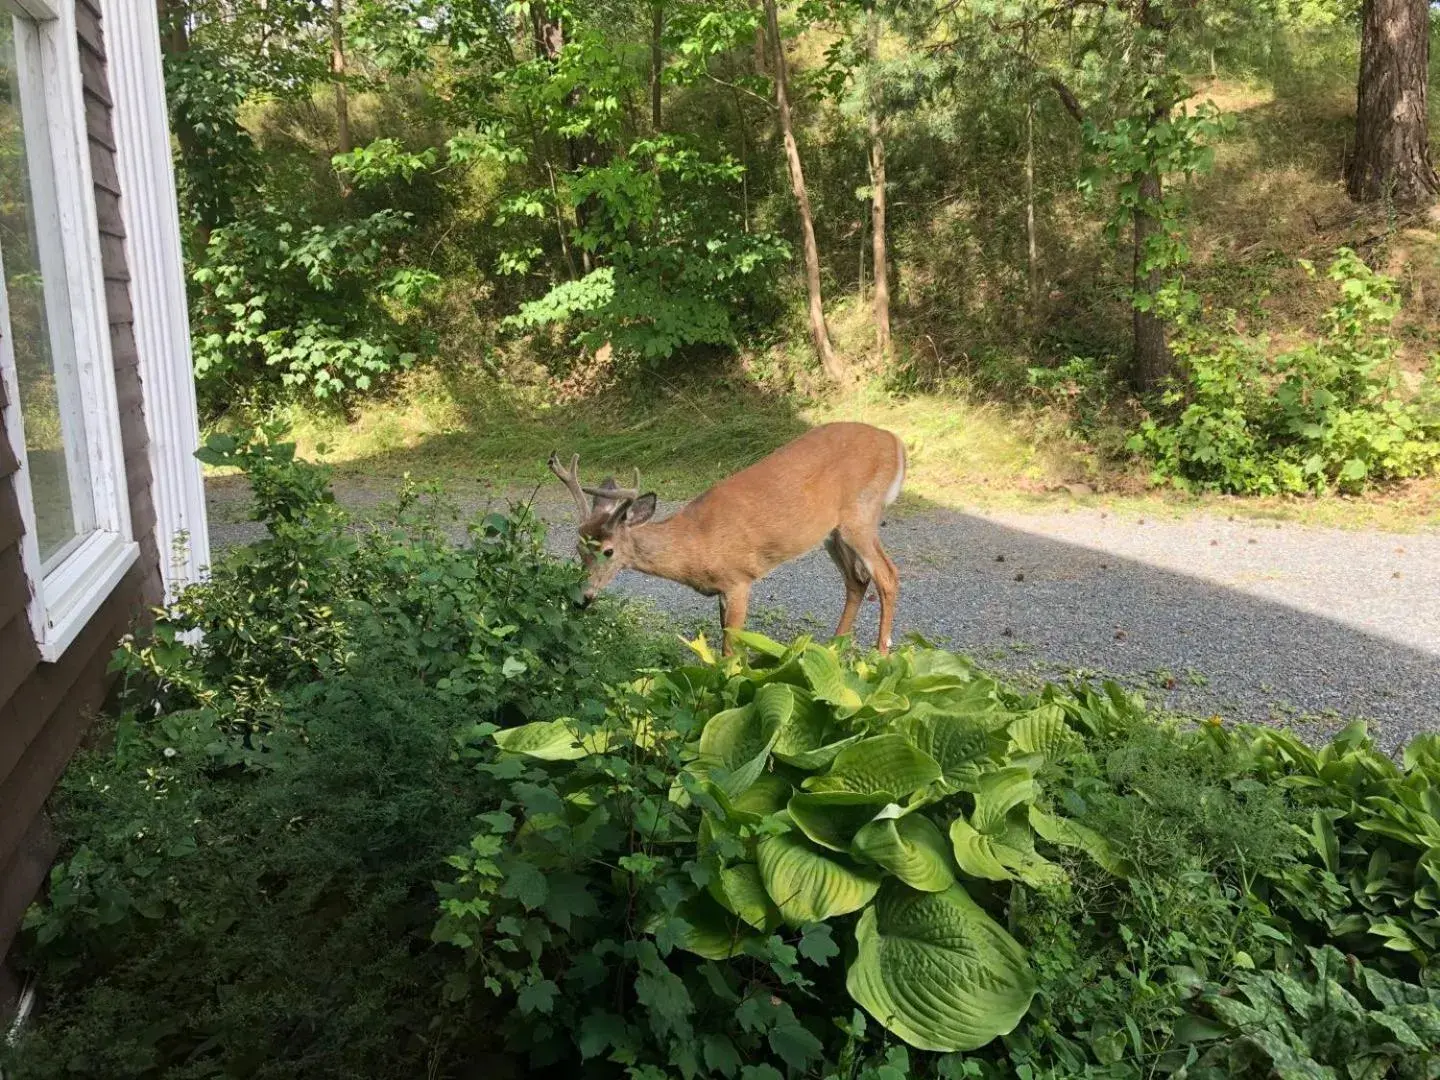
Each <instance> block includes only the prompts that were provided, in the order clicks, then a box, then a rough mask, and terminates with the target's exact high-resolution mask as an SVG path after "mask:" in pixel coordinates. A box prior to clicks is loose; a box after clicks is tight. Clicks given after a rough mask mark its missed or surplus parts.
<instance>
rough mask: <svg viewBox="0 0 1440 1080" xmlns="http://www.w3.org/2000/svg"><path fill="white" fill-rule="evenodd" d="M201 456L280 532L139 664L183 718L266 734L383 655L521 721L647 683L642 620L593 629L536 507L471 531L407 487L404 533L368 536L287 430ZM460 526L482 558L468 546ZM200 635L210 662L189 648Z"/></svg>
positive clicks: (233, 561) (614, 612)
mask: <svg viewBox="0 0 1440 1080" xmlns="http://www.w3.org/2000/svg"><path fill="white" fill-rule="evenodd" d="M200 456H201V457H202V458H203V459H204V460H205V461H207V462H208V463H210V464H213V465H220V466H232V467H238V468H239V469H241V471H242V472H243V473H244V474H245V476H246V477H247V479H248V480H249V483H250V486H251V490H252V492H253V493H254V498H255V503H254V517H255V519H256V520H258V521H260V522H262V523H263V524H264V525H265V527H266V532H267V535H266V537H265V538H264V539H262V540H260V541H258V542H256V543H254V544H251V545H249V546H246V547H241V548H237V549H235V550H233V551H231V552H228V553H227V554H226V555H225V556H223V557H222V558H221V559H220V560H219V562H218V564H217V566H216V567H215V568H214V570H213V571H212V573H211V575H210V578H209V580H208V581H206V582H204V583H203V584H201V585H198V586H195V587H193V588H191V589H190V590H188V591H187V592H186V593H185V594H184V595H182V596H181V597H180V598H179V600H178V601H177V602H176V604H175V605H174V607H173V608H172V610H170V611H168V612H166V613H165V614H164V616H163V617H162V618H161V619H160V621H159V624H158V625H157V627H156V629H155V632H154V634H153V636H152V640H151V641H150V642H149V643H147V644H145V645H143V646H142V647H140V648H137V649H136V650H135V651H134V652H133V653H132V654H131V657H130V661H129V662H130V663H132V664H139V665H141V666H142V667H143V668H145V669H146V670H147V671H148V672H149V673H150V674H151V675H152V676H153V677H154V678H155V679H157V680H158V692H159V693H160V694H161V696H162V700H164V701H165V703H166V705H167V707H172V708H189V707H192V706H194V705H205V706H206V707H216V708H221V707H223V708H226V709H230V708H236V709H241V710H242V711H243V712H244V714H245V716H246V717H247V718H248V719H247V721H246V722H254V721H255V720H256V718H257V717H260V716H263V711H264V702H265V700H266V699H267V697H268V696H273V694H274V693H275V692H276V691H278V690H282V689H287V688H290V687H294V686H300V685H306V684H309V683H311V682H314V681H316V680H320V679H325V678H329V677H332V676H335V675H336V674H339V673H342V672H344V671H347V670H352V669H354V667H355V665H357V664H361V665H369V664H372V663H374V662H376V661H377V659H378V660H379V661H381V662H383V665H384V667H385V668H386V670H390V671H393V672H395V674H396V677H397V678H399V677H405V678H410V679H413V680H416V681H418V682H420V683H423V684H425V685H427V686H430V687H433V689H434V692H435V693H436V694H438V695H440V696H442V697H447V698H455V699H458V700H460V701H462V702H471V703H475V704H477V705H481V706H483V707H484V709H485V710H486V713H487V715H493V716H495V717H497V718H499V720H500V722H502V723H514V722H519V721H521V720H524V719H527V718H530V717H533V716H536V715H550V714H552V713H553V712H554V711H555V710H556V709H560V708H565V707H568V706H566V705H564V704H563V703H566V702H571V701H577V700H578V701H582V702H584V701H598V700H600V699H602V698H603V696H604V687H605V685H606V683H607V682H608V681H610V680H612V679H614V678H616V677H618V676H619V675H621V674H624V673H625V672H627V671H630V670H633V668H632V667H631V665H630V659H631V658H632V656H631V654H632V651H633V650H634V648H635V647H636V641H637V640H638V639H637V636H636V634H635V633H634V632H633V630H632V624H631V623H629V622H628V621H627V617H626V616H624V615H623V614H621V613H620V612H619V610H618V609H617V608H616V607H614V606H613V605H612V606H608V607H606V608H605V609H604V611H603V612H602V613H599V614H598V615H597V616H596V617H593V618H592V617H589V616H588V615H587V616H586V617H584V618H580V617H578V615H577V612H576V610H575V608H574V601H576V600H577V599H578V598H579V589H580V587H581V583H582V575H581V572H580V571H579V569H578V568H577V567H575V566H573V565H569V564H565V563H560V562H557V561H555V560H553V559H551V558H549V557H548V556H547V555H546V553H545V550H544V544H543V531H542V528H541V525H540V523H539V522H538V521H537V519H536V518H535V517H534V516H533V514H531V513H530V512H529V510H528V509H526V508H524V507H516V508H513V509H512V510H511V511H510V512H509V513H508V514H501V513H490V514H487V515H485V516H483V517H482V518H480V519H479V520H478V521H476V522H473V523H471V524H470V525H469V526H468V527H464V528H462V526H461V525H460V523H459V521H458V520H457V515H456V514H455V512H454V510H453V509H452V508H450V507H449V506H448V505H447V504H446V503H445V501H444V499H443V497H442V496H441V495H440V494H439V493H438V492H437V491H436V490H435V489H426V488H421V487H417V486H413V485H407V486H405V487H404V488H403V489H402V490H401V492H400V495H399V500H398V503H397V505H396V506H395V507H394V508H393V515H392V516H391V520H392V521H393V522H394V524H393V525H389V526H384V527H381V526H368V527H361V526H359V525H357V524H356V523H355V522H353V521H352V520H351V519H350V517H349V515H348V514H346V513H345V512H344V511H343V510H342V509H341V508H340V507H339V506H338V505H337V504H336V503H335V500H334V496H333V494H332V493H331V491H330V488H329V474H328V471H327V470H326V469H325V468H324V467H322V466H317V465H313V464H310V463H307V462H303V461H297V460H296V459H295V447H294V444H292V443H288V442H283V441H280V435H279V433H278V430H277V429H273V428H272V429H267V428H261V429H257V430H256V431H254V432H252V433H251V434H249V435H248V436H245V437H243V438H241V437H237V436H233V435H215V436H211V437H210V439H209V440H208V441H207V443H206V446H205V448H204V449H203V450H202V451H201V452H200ZM457 530H459V531H463V532H465V533H467V534H468V539H469V541H470V542H469V544H468V545H465V546H461V545H457V544H456V543H454V542H452V540H451V537H450V533H451V532H452V531H457ZM196 632H198V633H199V634H200V635H203V643H202V644H201V645H200V646H199V647H198V648H195V649H184V648H179V647H178V646H176V644H175V642H176V641H177V640H179V639H181V638H183V637H184V636H186V635H189V634H192V633H196ZM653 655H654V656H657V657H658V656H663V655H667V653H665V652H663V651H658V652H655V653H653ZM146 686H147V692H149V688H150V684H148V683H147V684H146ZM597 708H598V706H597ZM597 715H598V713H597Z"/></svg>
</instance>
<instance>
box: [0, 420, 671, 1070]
mask: <svg viewBox="0 0 1440 1080" xmlns="http://www.w3.org/2000/svg"><path fill="white" fill-rule="evenodd" d="M206 456H207V457H209V458H210V459H212V460H214V461H216V462H217V463H222V464H232V465H238V466H239V467H241V468H242V469H243V471H244V472H245V474H246V476H247V477H248V479H249V481H250V484H251V487H252V489H253V491H254V494H255V503H256V511H257V516H258V517H259V519H260V520H261V521H263V522H264V524H265V526H266V529H267V534H268V535H267V537H266V538H265V539H264V540H262V541H260V542H258V543H257V544H254V545H252V546H250V547H248V548H244V549H240V550H238V551H235V552H232V553H230V554H228V555H227V556H226V557H225V558H223V559H222V560H221V561H220V562H219V564H218V565H217V566H216V567H215V568H214V570H213V572H212V574H211V577H210V579H209V580H208V581H207V582H206V583H205V584H204V585H202V586H198V587H195V588H193V589H191V590H189V591H187V592H186V593H185V594H184V595H183V596H182V597H181V598H180V599H179V601H178V602H177V603H176V605H175V606H174V608H173V609H172V610H170V611H168V612H166V613H164V614H163V616H162V618H161V620H160V621H159V623H158V625H157V626H156V627H155V628H154V631H153V633H150V634H145V635H141V636H140V637H138V638H137V640H135V641H134V642H131V643H129V644H128V645H127V646H126V647H125V648H123V649H122V650H120V652H119V653H118V654H117V658H116V666H117V667H118V668H119V669H120V670H121V672H122V673H123V676H124V679H123V686H122V690H121V692H120V694H119V704H120V706H121V708H122V711H121V714H120V716H119V718H118V721H117V722H116V724H115V726H114V729H113V732H114V741H113V746H112V747H109V748H107V749H103V750H96V751H93V752H90V753H87V754H85V755H83V756H81V757H79V758H77V760H76V761H75V762H74V763H73V764H72V766H71V768H70V769H69V771H68V772H67V773H66V776H65V779H64V781H63V784H62V787H61V791H60V796H59V800H58V805H59V812H58V819H57V826H58V829H59V832H60V835H61V837H62V844H63V846H62V853H61V857H60V859H59V861H58V862H57V864H56V866H55V867H54V869H53V871H52V874H51V880H50V889H49V892H48V895H47V896H46V898H45V899H44V900H43V901H42V902H41V903H39V904H37V905H36V906H35V907H34V908H33V909H32V910H31V912H30V914H29V916H28V918H27V921H26V929H27V932H26V934H25V936H24V944H23V948H24V961H25V963H26V964H27V965H28V966H30V967H31V968H32V969H33V970H34V971H35V972H36V973H37V974H38V975H39V977H40V983H39V985H40V988H41V992H42V996H43V1001H44V1004H43V1007H42V1010H41V1014H40V1016H39V1018H38V1019H37V1022H36V1024H35V1026H34V1028H33V1029H32V1030H31V1031H30V1032H29V1033H28V1034H27V1036H26V1038H25V1039H24V1040H23V1041H22V1042H21V1044H20V1045H19V1047H18V1048H17V1050H16V1052H15V1053H14V1055H13V1056H12V1057H11V1058H10V1059H7V1060H6V1061H5V1068H6V1070H7V1072H6V1075H7V1077H11V1076H13V1077H62V1076H89V1077H106V1078H109V1080H119V1078H122V1077H156V1076H164V1077H174V1078H179V1077H219V1076H226V1077H237V1076H246V1077H295V1078H299V1077H305V1078H315V1077H337V1078H338V1077H350V1076H377V1077H383V1076H394V1077H400V1076H415V1075H422V1074H427V1073H428V1074H429V1075H436V1076H448V1075H456V1070H457V1069H459V1068H460V1067H461V1063H464V1062H466V1061H470V1060H473V1059H474V1058H475V1057H476V1055H479V1054H482V1053H483V1052H485V1050H486V1048H487V1046H488V1045H489V1044H490V1043H491V1042H492V1041H493V1039H494V1036H493V1034H492V1032H493V1030H494V1029H493V1026H492V1025H490V1024H488V1023H486V1022H484V1020H483V1018H477V1017H474V1016H472V1015H470V1014H468V1013H466V1012H464V1011H463V1006H464V1002H462V1001H461V1000H460V999H459V998H456V997H454V996H453V995H451V997H449V998H446V997H445V996H444V994H443V993H442V991H443V987H444V985H445V983H446V980H447V979H460V978H463V969H462V968H461V966H460V965H459V963H458V957H457V956H456V955H455V954H454V953H451V952H448V951H437V950H436V949H435V948H433V947H432V946H431V944H430V942H429V934H430V930H431V928H432V926H433V922H434V912H435V909H436V904H437V902H438V901H437V896H436V893H435V889H434V884H433V879H434V878H435V876H436V875H437V873H438V872H439V871H440V870H441V868H442V866H443V860H444V858H445V857H446V856H447V855H448V854H449V853H450V852H451V851H453V850H454V849H455V847H456V846H457V845H459V844H461V843H463V842H464V840H465V838H466V837H467V836H468V835H470V834H471V833H472V832H473V829H474V824H473V823H474V820H475V818H476V815H477V814H482V813H484V812H486V811H491V810H493V809H494V808H495V806H496V803H497V801H498V795H497V794H496V793H495V791H494V790H493V785H492V786H490V787H487V786H486V785H484V784H479V783H476V782H475V774H474V771H473V768H472V766H471V765H470V763H469V761H468V759H467V757H466V756H465V755H464V754H463V753H462V751H463V749H464V747H465V746H466V745H468V743H467V738H468V736H467V734H466V733H467V732H470V731H471V729H473V728H475V726H476V725H477V724H479V723H482V722H485V723H487V724H493V722H498V723H502V724H503V723H512V722H515V721H516V720H520V719H524V718H526V717H527V716H529V715H532V713H534V712H537V711H538V712H540V713H541V714H547V715H548V714H549V713H551V712H553V711H563V712H566V713H569V714H572V715H577V716H597V717H598V716H602V715H603V714H604V708H605V701H606V698H607V691H606V689H605V687H606V686H607V685H608V684H609V683H611V682H615V681H617V680H620V679H621V678H623V677H624V676H626V675H627V674H629V673H633V672H634V671H635V670H636V669H637V668H639V667H643V666H645V665H646V664H647V663H650V662H653V661H654V660H656V659H658V658H662V657H666V656H668V655H671V654H669V653H667V652H666V651H665V649H664V647H663V646H660V647H657V646H656V645H655V644H653V642H652V641H651V639H648V638H645V637H643V636H641V635H640V634H639V633H638V632H637V631H636V630H635V629H634V628H633V627H632V626H631V624H630V623H628V622H627V621H626V620H625V619H624V618H623V616H621V615H620V613H618V612H617V611H616V610H615V609H614V608H608V609H601V610H599V611H596V612H591V613H587V614H586V616H585V617H584V618H580V617H577V615H576V613H575V612H574V611H573V610H571V608H570V606H569V605H570V597H571V595H572V594H573V592H574V591H575V589H576V588H577V587H578V586H579V583H580V574H579V571H578V570H576V569H575V568H574V567H570V566H565V565H562V564H559V563H556V562H554V561H553V560H550V559H547V558H545V557H544V555H543V551H542V548H541V540H540V535H539V532H538V526H537V525H536V523H535V521H534V519H533V518H532V517H530V516H529V515H528V514H526V513H524V512H522V511H517V512H516V513H515V514H514V515H512V516H506V515H500V514H492V515H489V516H487V517H486V518H485V519H484V520H483V521H481V522H480V523H478V524H477V525H476V526H475V528H474V530H473V531H472V533H471V538H472V540H473V541H474V542H473V544H472V545H470V546H464V547H462V546H458V545H455V544H453V543H451V542H450V541H449V540H448V539H447V538H446V535H445V530H444V525H445V519H444V517H443V515H440V516H437V513H436V511H435V509H434V507H431V506H428V505H427V500H426V499H424V498H422V497H421V493H419V492H416V491H407V492H405V493H403V494H402V498H401V506H400V514H399V518H398V521H399V524H398V525H397V526H396V527H395V528H393V529H389V530H383V531H382V530H376V529H363V530H360V532H359V535H358V536H354V535H351V533H350V532H349V531H347V526H350V525H352V523H350V522H349V521H348V519H347V518H346V515H345V514H344V513H343V512H342V511H341V510H340V509H339V508H338V507H337V506H336V505H335V503H334V500H333V497H332V495H331V493H330V490H329V487H328V483H327V481H326V477H325V474H324V471H323V470H320V469H317V468H316V467H314V466H312V465H308V464H305V463H303V462H299V461H296V460H295V458H294V448H293V447H292V446H290V445H289V444H285V443H281V442H278V441H276V436H275V434H274V433H264V432H262V433H259V434H257V435H256V436H255V437H253V438H251V439H248V440H244V441H241V440H236V439H229V438H217V439H212V440H211V443H210V447H209V450H208V452H207V454H206ZM194 631H201V632H202V633H203V637H202V638H201V639H200V640H199V641H192V638H191V635H192V633H193V632H194ZM187 642H192V643H189V644H187ZM485 730H490V728H489V727H487V728H486V729H485Z"/></svg>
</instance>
